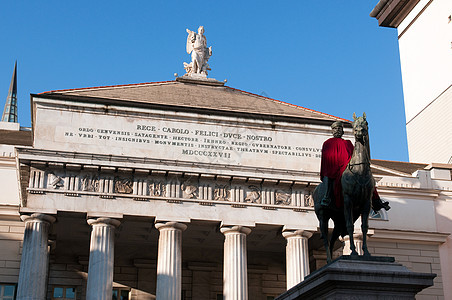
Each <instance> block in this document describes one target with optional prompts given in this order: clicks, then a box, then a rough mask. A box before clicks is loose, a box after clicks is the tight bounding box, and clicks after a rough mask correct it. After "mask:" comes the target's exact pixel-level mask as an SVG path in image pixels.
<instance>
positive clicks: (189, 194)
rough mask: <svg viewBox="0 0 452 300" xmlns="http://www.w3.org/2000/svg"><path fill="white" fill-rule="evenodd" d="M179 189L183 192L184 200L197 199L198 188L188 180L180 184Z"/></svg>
mask: <svg viewBox="0 0 452 300" xmlns="http://www.w3.org/2000/svg"><path fill="white" fill-rule="evenodd" d="M181 189H182V191H183V192H184V198H188V199H197V198H198V186H197V185H195V184H194V183H192V182H191V180H190V179H189V180H186V181H185V182H184V183H182V185H181Z"/></svg>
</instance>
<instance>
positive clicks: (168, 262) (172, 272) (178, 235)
mask: <svg viewBox="0 0 452 300" xmlns="http://www.w3.org/2000/svg"><path fill="white" fill-rule="evenodd" d="M155 228H157V229H158V230H159V231H160V236H159V246H158V258H157V299H161V300H180V299H181V296H182V295H181V294H182V231H184V230H185V229H187V225H185V224H182V223H177V222H162V223H157V224H155Z"/></svg>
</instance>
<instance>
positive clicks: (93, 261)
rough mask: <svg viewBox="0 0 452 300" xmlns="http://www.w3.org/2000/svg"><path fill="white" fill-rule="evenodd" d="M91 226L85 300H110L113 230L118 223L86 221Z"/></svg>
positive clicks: (113, 243)
mask: <svg viewBox="0 0 452 300" xmlns="http://www.w3.org/2000/svg"><path fill="white" fill-rule="evenodd" d="M88 224H89V225H91V226H92V231H91V242H90V249H89V264H88V282H87V286H86V299H87V300H111V298H112V292H113V267H114V257H115V253H114V249H115V229H116V227H118V226H119V224H121V222H120V221H118V220H114V219H110V218H93V219H89V220H88Z"/></svg>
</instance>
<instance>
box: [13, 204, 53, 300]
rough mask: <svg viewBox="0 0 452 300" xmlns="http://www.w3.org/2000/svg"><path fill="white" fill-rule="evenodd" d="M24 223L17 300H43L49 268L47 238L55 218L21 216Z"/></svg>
mask: <svg viewBox="0 0 452 300" xmlns="http://www.w3.org/2000/svg"><path fill="white" fill-rule="evenodd" d="M20 218H21V219H22V221H24V222H25V233H24V243H23V249H22V259H21V261H20V271H19V284H18V286H17V299H21V300H22V299H24V300H25V299H26V300H38V299H39V300H44V299H45V297H46V291H47V284H46V283H47V272H48V268H49V249H48V245H49V244H48V238H49V229H50V224H51V223H53V222H55V218H54V217H52V216H49V215H45V214H38V213H35V214H32V215H31V216H28V215H22V216H21V217H20Z"/></svg>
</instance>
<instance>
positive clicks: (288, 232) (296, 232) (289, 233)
mask: <svg viewBox="0 0 452 300" xmlns="http://www.w3.org/2000/svg"><path fill="white" fill-rule="evenodd" d="M313 234H314V233H313V232H312V231H308V230H304V229H283V232H282V235H283V237H285V238H286V239H287V238H291V237H297V236H299V237H304V238H307V239H309V238H310V237H311V236H312V235H313Z"/></svg>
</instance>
